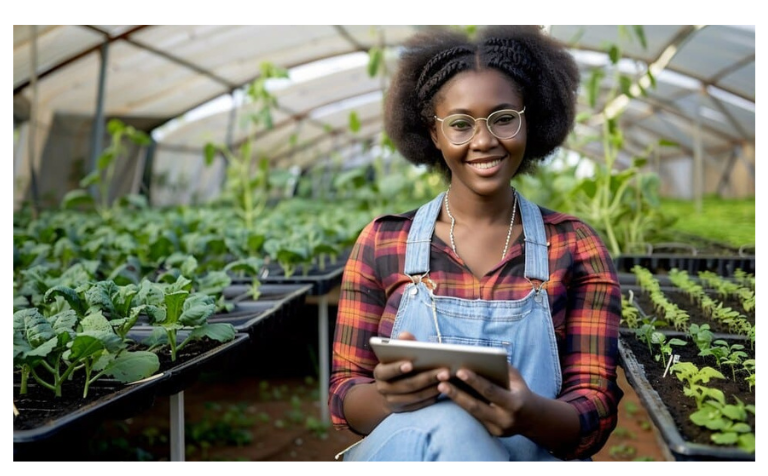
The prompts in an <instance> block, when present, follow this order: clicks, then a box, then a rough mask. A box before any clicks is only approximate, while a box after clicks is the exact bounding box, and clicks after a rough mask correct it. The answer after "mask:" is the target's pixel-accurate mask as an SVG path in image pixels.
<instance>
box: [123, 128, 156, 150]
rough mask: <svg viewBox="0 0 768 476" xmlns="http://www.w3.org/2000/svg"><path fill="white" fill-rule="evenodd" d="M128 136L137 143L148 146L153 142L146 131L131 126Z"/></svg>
mask: <svg viewBox="0 0 768 476" xmlns="http://www.w3.org/2000/svg"><path fill="white" fill-rule="evenodd" d="M128 138H129V139H130V140H131V141H132V142H133V143H134V144H136V145H142V146H148V145H150V144H151V143H152V137H150V135H149V134H147V133H146V132H144V131H140V130H138V129H134V128H133V127H131V128H130V131H129V135H128Z"/></svg>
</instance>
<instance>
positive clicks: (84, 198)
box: [61, 189, 94, 210]
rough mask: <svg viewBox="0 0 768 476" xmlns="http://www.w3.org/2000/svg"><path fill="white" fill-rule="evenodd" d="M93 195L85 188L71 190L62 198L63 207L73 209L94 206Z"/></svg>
mask: <svg viewBox="0 0 768 476" xmlns="http://www.w3.org/2000/svg"><path fill="white" fill-rule="evenodd" d="M93 204H94V202H93V197H92V196H91V195H90V194H89V193H88V192H87V191H85V190H80V189H77V190H70V191H69V192H67V193H66V195H64V198H62V199H61V208H62V209H64V210H71V209H73V208H77V207H80V206H85V207H88V208H92V207H93Z"/></svg>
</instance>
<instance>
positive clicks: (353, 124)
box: [349, 111, 360, 132]
mask: <svg viewBox="0 0 768 476" xmlns="http://www.w3.org/2000/svg"><path fill="white" fill-rule="evenodd" d="M349 130H350V131H352V132H360V118H359V117H358V116H357V111H351V112H350V113H349Z"/></svg>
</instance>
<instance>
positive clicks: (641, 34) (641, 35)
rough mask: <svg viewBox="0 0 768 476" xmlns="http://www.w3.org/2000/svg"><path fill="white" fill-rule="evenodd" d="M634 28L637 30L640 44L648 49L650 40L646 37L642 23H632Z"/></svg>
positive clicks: (636, 33)
mask: <svg viewBox="0 0 768 476" xmlns="http://www.w3.org/2000/svg"><path fill="white" fill-rule="evenodd" d="M632 30H633V31H634V32H635V36H637V39H638V40H640V45H641V46H642V47H643V49H644V50H646V49H648V42H647V41H646V39H645V29H643V26H642V25H632Z"/></svg>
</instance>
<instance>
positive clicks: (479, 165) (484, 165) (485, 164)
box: [469, 159, 501, 169]
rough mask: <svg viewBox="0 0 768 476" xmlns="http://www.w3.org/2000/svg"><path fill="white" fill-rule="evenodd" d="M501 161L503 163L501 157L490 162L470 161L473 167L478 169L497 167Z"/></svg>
mask: <svg viewBox="0 0 768 476" xmlns="http://www.w3.org/2000/svg"><path fill="white" fill-rule="evenodd" d="M500 163H501V159H499V160H492V161H490V162H477V163H470V164H469V165H471V166H472V167H474V168H476V169H490V168H493V167H496V166H497V165H499V164H500Z"/></svg>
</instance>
